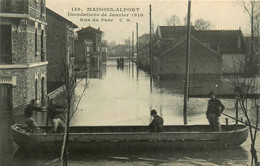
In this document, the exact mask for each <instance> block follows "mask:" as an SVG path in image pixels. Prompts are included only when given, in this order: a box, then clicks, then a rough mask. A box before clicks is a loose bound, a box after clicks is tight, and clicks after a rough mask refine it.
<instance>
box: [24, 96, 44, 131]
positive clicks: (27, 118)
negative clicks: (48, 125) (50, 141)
mask: <svg viewBox="0 0 260 166" xmlns="http://www.w3.org/2000/svg"><path fill="white" fill-rule="evenodd" d="M44 109H45V108H44V107H37V101H36V100H35V99H32V100H31V101H30V103H29V105H28V106H27V107H26V108H25V109H24V123H25V124H26V125H27V126H28V127H29V129H30V130H31V131H32V132H39V131H40V128H39V126H38V124H37V122H36V121H35V120H34V119H33V111H37V112H46V111H45V110H44Z"/></svg>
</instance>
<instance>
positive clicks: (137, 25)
mask: <svg viewBox="0 0 260 166" xmlns="http://www.w3.org/2000/svg"><path fill="white" fill-rule="evenodd" d="M135 64H136V78H137V80H138V74H139V73H138V72H139V71H138V23H136V63H135Z"/></svg>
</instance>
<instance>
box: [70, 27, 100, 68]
mask: <svg viewBox="0 0 260 166" xmlns="http://www.w3.org/2000/svg"><path fill="white" fill-rule="evenodd" d="M76 33H77V35H78V38H77V40H75V63H76V64H78V66H80V68H81V67H82V66H84V68H88V69H89V68H90V65H99V64H100V63H101V62H102V43H101V41H102V33H103V32H102V31H101V30H100V28H98V29H96V28H93V27H91V26H88V27H86V28H82V29H81V30H79V31H77V32H76ZM84 63H85V65H82V64H84Z"/></svg>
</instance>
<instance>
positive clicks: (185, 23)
mask: <svg viewBox="0 0 260 166" xmlns="http://www.w3.org/2000/svg"><path fill="white" fill-rule="evenodd" d="M190 17H191V16H190ZM183 25H184V26H187V16H185V17H183ZM190 25H191V26H192V25H193V22H192V21H190Z"/></svg>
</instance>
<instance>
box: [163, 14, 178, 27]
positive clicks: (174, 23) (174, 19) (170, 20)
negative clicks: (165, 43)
mask: <svg viewBox="0 0 260 166" xmlns="http://www.w3.org/2000/svg"><path fill="white" fill-rule="evenodd" d="M166 24H167V25H168V26H177V25H180V24H181V21H180V19H179V17H178V16H176V15H172V16H171V17H170V18H168V19H167V20H166Z"/></svg>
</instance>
